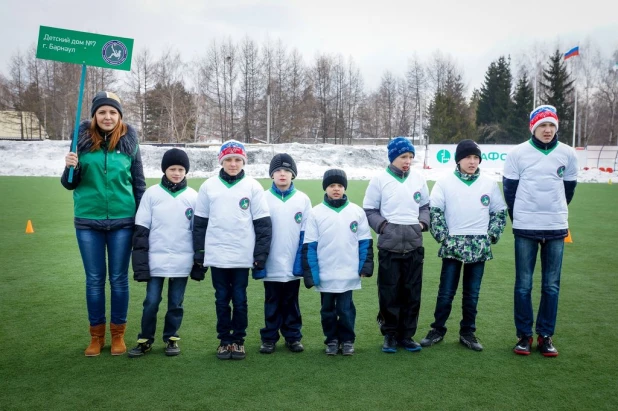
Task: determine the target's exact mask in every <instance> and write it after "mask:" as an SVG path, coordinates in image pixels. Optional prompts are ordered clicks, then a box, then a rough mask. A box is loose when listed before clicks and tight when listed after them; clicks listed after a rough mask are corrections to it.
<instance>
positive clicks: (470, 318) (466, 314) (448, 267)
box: [431, 258, 485, 334]
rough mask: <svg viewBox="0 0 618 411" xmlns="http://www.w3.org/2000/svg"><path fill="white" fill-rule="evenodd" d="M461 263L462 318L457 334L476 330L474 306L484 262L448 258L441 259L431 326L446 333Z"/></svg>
mask: <svg viewBox="0 0 618 411" xmlns="http://www.w3.org/2000/svg"><path fill="white" fill-rule="evenodd" d="M462 265H463V297H462V300H461V314H462V319H461V322H460V323H459V334H469V333H474V332H475V331H476V324H475V322H476V312H477V311H476V306H477V304H478V301H479V292H480V290H481V281H482V280H483V273H484V271H485V262H484V261H482V262H479V263H472V264H464V263H462V262H461V261H458V260H453V259H450V258H443V259H442V272H441V273H440V288H439V290H438V300H437V301H436V311H435V312H434V318H435V321H434V323H433V324H431V328H435V329H436V330H438V331H440V332H441V333H442V334H446V327H445V324H446V320H448V317H449V315H450V314H451V308H452V305H453V298H454V297H455V294H456V293H457V286H458V285H459V277H460V273H461V266H462Z"/></svg>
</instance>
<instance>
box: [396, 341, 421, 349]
mask: <svg viewBox="0 0 618 411" xmlns="http://www.w3.org/2000/svg"><path fill="white" fill-rule="evenodd" d="M397 344H399V345H401V346H402V347H403V348H405V349H406V350H408V351H410V352H417V351H420V350H422V347H421V345H420V344H419V343H417V342H416V341H414V340H413V339H412V338H404V339H403V340H400V341H397Z"/></svg>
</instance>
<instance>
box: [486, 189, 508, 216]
mask: <svg viewBox="0 0 618 411" xmlns="http://www.w3.org/2000/svg"><path fill="white" fill-rule="evenodd" d="M502 210H506V203H505V202H504V197H502V190H500V187H498V183H497V182H494V184H493V188H492V190H491V202H490V203H489V212H490V213H497V212H498V211H502Z"/></svg>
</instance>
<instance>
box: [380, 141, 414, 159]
mask: <svg viewBox="0 0 618 411" xmlns="http://www.w3.org/2000/svg"><path fill="white" fill-rule="evenodd" d="M386 148H387V150H388V161H390V162H391V163H392V162H393V161H394V160H395V159H396V158H397V157H399V156H400V155H402V154H404V153H412V155H413V156H414V157H416V150H415V149H414V146H413V145H412V143H411V142H410V140H408V139H407V138H405V137H395V138H394V139H392V140H391V141H389V142H388V145H387V146H386Z"/></svg>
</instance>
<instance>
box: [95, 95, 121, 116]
mask: <svg viewBox="0 0 618 411" xmlns="http://www.w3.org/2000/svg"><path fill="white" fill-rule="evenodd" d="M101 106H112V107H114V108H115V109H116V110H118V113H120V118H122V104H121V103H120V97H118V96H117V95H116V94H114V93H112V92H109V91H99V92H98V93H97V94H95V95H94V97H93V98H92V107H91V108H90V117H94V113H96V112H97V109H98V108H99V107H101Z"/></svg>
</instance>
